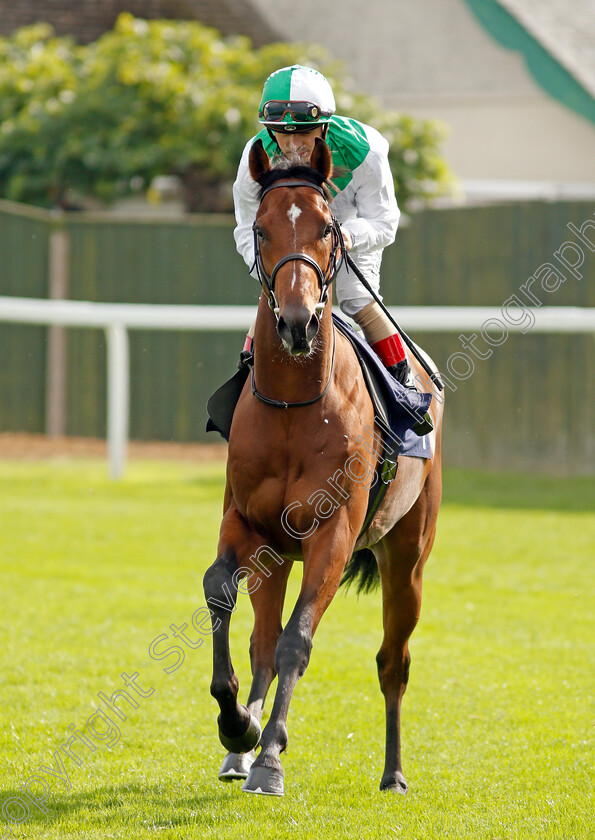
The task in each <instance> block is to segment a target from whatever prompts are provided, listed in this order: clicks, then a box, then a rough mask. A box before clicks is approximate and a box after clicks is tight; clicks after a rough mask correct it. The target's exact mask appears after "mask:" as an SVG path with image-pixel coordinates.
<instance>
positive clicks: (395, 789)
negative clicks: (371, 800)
mask: <svg viewBox="0 0 595 840" xmlns="http://www.w3.org/2000/svg"><path fill="white" fill-rule="evenodd" d="M380 790H388V791H389V792H390V793H399V794H401V796H406V795H407V790H408V785H407V782H406V780H405V776H404V775H403V774H402V773H401V771H400V770H399V771H398V772H397V773H391V774H390V776H383V777H382V781H381V782H380Z"/></svg>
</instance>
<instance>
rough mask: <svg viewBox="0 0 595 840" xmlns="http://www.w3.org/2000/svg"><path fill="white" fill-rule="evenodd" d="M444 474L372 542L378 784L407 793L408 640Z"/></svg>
mask: <svg viewBox="0 0 595 840" xmlns="http://www.w3.org/2000/svg"><path fill="white" fill-rule="evenodd" d="M439 503H440V479H439V477H438V479H437V481H435V480H434V481H433V480H432V477H431V476H430V477H428V480H427V482H426V486H425V487H424V490H423V491H422V494H421V496H420V497H419V499H418V500H417V502H416V503H415V505H414V506H413V507H412V508H411V510H410V511H409V513H407V515H406V516H405V517H403V519H401V520H400V521H399V522H398V523H397V525H396V526H395V527H394V528H393V530H392V531H391V532H390V533H389V534H387V536H386V537H385V538H384V539H383V540H382V542H380V543H379V544H378V545H377V546H375V547H374V553H375V555H376V559H377V560H378V567H379V570H380V579H381V582H382V610H383V625H384V638H383V641H382V645H381V647H380V650H379V652H378V655H377V657H376V661H377V663H378V677H379V680H380V688H381V690H382V693H383V694H384V699H385V706H386V756H385V765H384V773H383V775H382V780H381V782H380V790H391V791H394V792H395V793H403V794H404V793H407V782H406V780H405V776H404V774H403V768H402V765H401V701H402V699H403V695H404V694H405V689H406V688H407V681H408V678H409V665H410V662H411V656H410V654H409V648H408V640H409V637H410V636H411V634H412V633H413V630H414V628H415V625H416V624H417V622H418V619H419V615H420V611H421V593H422V573H423V568H424V564H425V562H426V560H427V558H428V555H429V553H430V551H431V548H432V544H433V541H434V535H435V531H436V517H437V514H438V506H439Z"/></svg>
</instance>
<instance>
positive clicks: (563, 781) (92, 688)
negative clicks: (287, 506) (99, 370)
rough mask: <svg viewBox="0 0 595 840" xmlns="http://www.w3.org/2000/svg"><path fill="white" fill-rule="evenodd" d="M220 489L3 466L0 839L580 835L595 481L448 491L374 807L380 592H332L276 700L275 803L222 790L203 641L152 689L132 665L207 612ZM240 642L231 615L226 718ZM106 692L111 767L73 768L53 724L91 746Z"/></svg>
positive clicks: (164, 468)
mask: <svg viewBox="0 0 595 840" xmlns="http://www.w3.org/2000/svg"><path fill="white" fill-rule="evenodd" d="M223 475H224V467H223V465H222V464H192V463H184V464H180V463H157V462H153V463H150V462H137V463H133V464H132V465H131V466H130V468H129V471H128V474H127V476H126V478H125V480H124V481H122V482H121V483H112V482H110V481H109V480H108V479H107V478H106V467H105V464H104V463H102V462H99V461H96V462H95V461H68V460H65V461H57V462H53V463H48V462H46V463H43V462H39V463H15V462H0V574H1V578H0V583H1V590H0V591H1V593H2V602H1V603H2V621H1V627H0V647H1V650H2V656H3V668H2V681H1V689H0V718H1V719H2V726H1V727H0V729H1V735H0V738H1V745H2V751H1V755H2V762H1V767H2V785H1V788H0V798H1V801H0V806H1V804H2V803H3V804H4V817H0V837H1V836H2V832H3V831H4V830H5V829H6V830H7V831H8V826H9V825H12V834H11V835H8V834H6V835H4V836H11V837H15V838H19V837H36V838H38V837H42V838H77V840H82V838H103V837H117V838H126V840H128V839H129V838H151V837H155V836H159V837H161V838H189V837H192V838H217V840H234V839H235V838H238V840H240V838H241V840H245V838H252V837H258V838H259V840H269V838H271V840H273V838H274V840H277V838H296V840H307V838H315V839H316V840H327V838H379V839H380V838H383V840H384V838H387V837H388V838H390V837H401V838H407V840H445V839H446V840H448V838H481V840H484V838H485V840H513V838H527V840H536V838H539V839H540V840H542V838H543V840H549V839H550V838H556V840H587V839H588V838H590V837H592V836H593V835H594V834H595V827H594V820H593V816H592V811H593V804H592V802H591V788H592V782H593V770H592V768H593V739H592V734H593V723H594V720H593V718H594V715H593V707H592V698H591V697H590V694H592V688H593V673H594V671H593V664H594V662H593V660H594V656H593V639H594V638H595V628H594V626H593V559H594V557H595V514H594V513H593V511H594V510H595V480H590V479H576V480H570V479H562V480H556V479H545V478H531V479H528V478H527V479H523V478H521V477H518V476H517V477H514V476H502V475H487V474H477V473H467V472H459V471H452V472H447V473H446V477H445V501H444V505H443V508H442V511H441V515H440V519H439V533H438V538H437V541H436V545H435V548H434V551H433V554H432V556H431V558H430V561H429V564H428V567H427V572H426V577H425V591H424V604H423V610H422V618H421V621H420V624H419V626H418V628H417V630H416V632H415V634H414V637H413V642H412V656H413V663H412V669H411V680H410V683H409V688H408V691H407V695H406V697H405V701H404V713H403V740H404V766H405V773H406V775H407V778H408V781H409V784H410V793H409V795H408V796H407V797H406V798H402V797H395V796H393V795H391V794H381V793H380V792H379V791H378V783H379V780H380V776H381V773H382V765H383V750H384V743H383V740H384V735H383V731H384V721H383V705H382V699H381V695H380V691H379V689H378V683H377V677H376V669H375V659H374V657H375V654H376V651H377V649H378V646H379V643H380V598H379V594H378V593H376V594H375V595H366V596H362V597H360V598H359V600H358V599H357V598H356V596H355V595H354V594H352V593H348V594H345V593H343V592H342V591H341V592H340V593H339V595H338V596H337V597H336V599H335V601H334V602H333V604H332V605H331V607H330V609H329V611H328V613H327V615H326V616H325V619H324V620H323V622H322V625H321V627H320V629H319V631H318V633H317V636H316V638H315V645H314V652H313V655H312V660H311V664H310V667H309V669H308V672H307V674H306V676H305V677H304V679H303V680H302V681H301V682H300V683H299V685H298V687H297V689H296V692H295V695H294V700H293V703H292V707H291V712H290V717H289V735H290V743H289V748H288V750H287V752H286V754H285V756H284V760H283V763H284V768H285V783H286V795H285V797H284V798H283V799H276V798H269V797H257V796H248V795H246V794H243V793H242V792H241V789H240V787H239V785H236V784H233V785H231V784H228V785H225V784H222V783H220V782H218V781H217V778H216V774H217V770H218V768H219V765H220V763H221V761H222V759H223V756H224V751H223V748H222V747H220V745H219V742H218V739H217V727H216V715H217V707H216V704H215V702H214V701H213V700H212V698H211V697H210V695H209V690H208V687H209V681H210V643H209V640H208V639H207V640H206V641H205V644H204V645H203V646H202V647H200V648H198V649H196V650H190V649H186V653H185V660H184V662H183V663H181V664H180V666H179V667H178V669H177V670H175V671H173V672H172V673H170V674H166V673H165V672H164V671H163V666H164V665H167V664H168V663H171V662H172V659H171V658H170V659H169V660H168V661H167V662H159V661H156V660H154V659H152V658H151V657H150V656H149V653H148V649H149V645H150V644H151V642H152V641H153V640H155V639H156V638H157V637H158V636H160V635H161V634H166V633H167V634H168V636H170V637H171V635H172V632H171V630H170V625H171V624H172V623H173V624H177V625H181V624H182V623H183V622H187V623H190V618H191V616H192V614H193V612H194V611H195V610H196V609H197V608H199V607H200V606H202V605H203V599H202V586H201V578H202V574H203V572H204V570H205V569H206V567H207V566H208V565H209V564H210V563H211V562H212V560H213V552H214V549H215V545H216V540H217V533H218V527H219V519H220V510H221V498H222V492H223ZM296 572H298V575H295V574H294V577H293V579H292V580H293V584H292V588H291V592H290V599H289V600H290V601H291V603H293V600H294V598H295V592H296V588H297V585H298V577H299V569H296ZM250 625H251V610H250V605H249V603H248V600H247V598H241V599H240V604H239V608H238V611H237V613H236V614H235V615H234V617H233V623H232V631H233V636H232V652H233V653H234V661H235V666H236V670H237V673H238V675H239V677H240V682H241V690H242V697H243V698H244V699H245V697H246V694H247V689H248V683H249V665H248V636H249V632H250ZM188 632H189V633H190V630H189V631H188ZM123 673H125V674H128V675H129V676H132V675H134V674H135V673H138V677H136V681H137V685H139V686H140V687H141V689H142V690H143V691H144V692H145V693H147V694H148V692H149V691H150V689H153V691H152V693H151V694H150V696H146V697H144V698H141V697H138V701H139V706H138V708H136V709H129V707H128V706H127V704H126V703H125V702H121V703H120V707H121V709H122V710H123V712H125V713H126V715H127V719H126V720H125V721H121V720H119V721H117V722H118V725H119V729H120V737H119V740H117V743H116V742H115V739H116V738H117V732H116V731H115V729H114V728H113V726H112V729H111V732H108V735H110V736H111V737H113V738H114V745H113V747H112V748H111V749H108V747H107V746H106V745H105V742H102V741H100V740H98V739H95V740H94V741H93V742H89V743H95V744H96V746H97V749H96V750H95V752H91V750H90V749H89V748H87V747H85V746H84V744H83V743H81V742H80V741H79V742H78V746H77V747H74V748H73V755H78V756H79V761H80V762H81V763H80V765H77V764H76V763H75V761H74V760H73V759H72V758H70V757H68V756H67V755H66V754H65V753H63V752H61V751H60V750H59V748H60V745H61V744H64V743H65V742H66V741H67V739H68V738H69V737H71V736H72V734H73V730H72V729H69V726H70V725H71V724H72V725H73V726H74V729H75V730H78V731H80V732H87V730H86V723H87V721H88V719H89V717H90V716H91V715H93V714H94V713H95V712H96V710H97V709H98V708H105V706H102V704H101V702H100V700H99V698H98V696H97V695H98V693H99V692H103V693H105V694H107V695H111V693H112V692H113V691H115V690H116V689H120V688H124V687H125V686H124V683H123V680H122V677H121V676H120V675H121V674H123ZM135 696H136V695H135ZM590 704H591V705H590ZM95 722H96V723H97V720H95ZM103 723H104V725H105V726H108V725H109V724H108V723H107V722H105V721H104V722H103ZM96 731H98V729H97V730H96ZM87 734H88V732H87ZM60 754H61V755H62V760H63V761H62V766H61V767H60V765H59V764H58V763H57V759H56V757H55V756H57V755H60ZM42 766H45V767H46V768H47V769H48V770H54V771H55V773H61V774H62V779H61V778H60V777H59V776H58V775H51V774H50V773H45V774H44V773H41V771H40V768H41V767H42ZM40 773H41V775H40ZM34 776H37V777H38V780H35V779H32V778H31V777H34ZM39 778H41V779H45V784H46V785H47V790H45V789H44V786H43V784H42V782H41V781H39ZM27 780H30V781H29V782H28V781H27ZM27 784H28V786H29V790H30V793H31V794H32V796H36V797H37V798H38V799H39V800H42V799H44V798H45V797H47V799H46V801H45V804H43V803H41V807H39V806H38V805H35V804H33V802H32V801H31V800H27V799H26V797H25V796H24V794H23V791H22V787H23V785H25V786H26V785H27ZM11 797H12V800H11ZM23 801H24V802H27V803H28V808H29V810H28V813H27V812H26V811H25V810H24V809H23V806H22V805H21V804H20V803H21V802H23ZM44 811H45V812H44ZM7 817H8V819H9V820H10V819H12V820H13V822H12V823H10V822H8V821H7V819H6V818H7ZM20 818H22V819H23V822H22V823H21V824H16V823H15V821H16V820H18V819H20ZM156 832H159V833H158V835H156Z"/></svg>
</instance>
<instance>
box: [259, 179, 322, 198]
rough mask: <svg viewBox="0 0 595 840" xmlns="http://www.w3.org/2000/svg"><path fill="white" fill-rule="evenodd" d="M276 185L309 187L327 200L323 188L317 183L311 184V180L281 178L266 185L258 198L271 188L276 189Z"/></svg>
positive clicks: (262, 196)
mask: <svg viewBox="0 0 595 840" xmlns="http://www.w3.org/2000/svg"><path fill="white" fill-rule="evenodd" d="M277 187H310V189H312V190H316V192H318V193H320V195H321V196H322V197H323V198H324V200H325V201H326V200H327V197H326V194H325V192H324V188H323V187H322V186H320V185H319V184H313V183H312V181H298V180H296V181H284V180H283V179H279V180H278V181H275V183H274V184H271V185H270V186H269V187H266V188H265V189H264V190H263V191H262V193H261V196H260V200H261V201H262V199H263V198H264V197H265V195H266V194H267V193H269V192H270V191H271V190H276V189H277Z"/></svg>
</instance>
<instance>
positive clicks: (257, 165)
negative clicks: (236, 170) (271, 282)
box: [248, 138, 271, 182]
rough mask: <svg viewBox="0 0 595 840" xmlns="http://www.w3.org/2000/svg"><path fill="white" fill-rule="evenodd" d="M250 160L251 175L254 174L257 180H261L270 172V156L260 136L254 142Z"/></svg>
mask: <svg viewBox="0 0 595 840" xmlns="http://www.w3.org/2000/svg"><path fill="white" fill-rule="evenodd" d="M248 162H249V165H250V175H252V177H253V178H254V180H255V181H256V182H258V181H260V179H261V178H262V176H263V175H264V174H265V172H268V171H269V169H270V168H271V164H270V162H269V156H268V155H267V153H266V152H265V149H264V145H263V143H262V140H261V139H260V138H259V139H258V140H257V141H256V142H255V143H253V144H252V148H251V149H250V157H249V158H248Z"/></svg>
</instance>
